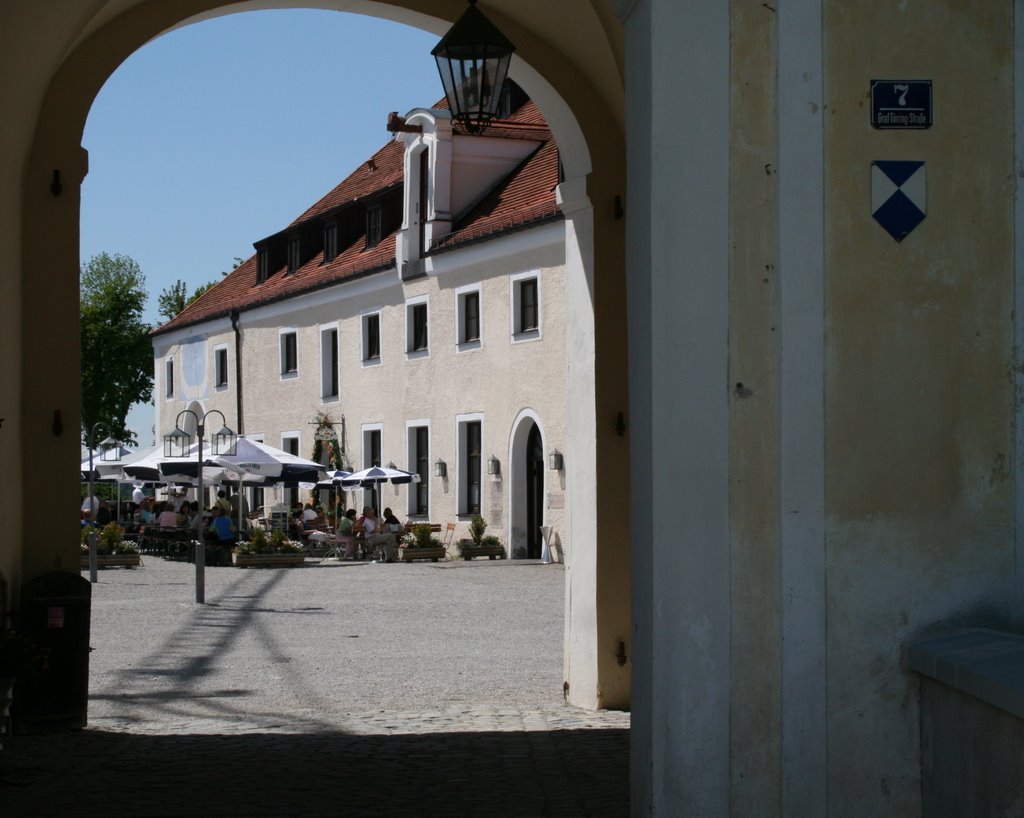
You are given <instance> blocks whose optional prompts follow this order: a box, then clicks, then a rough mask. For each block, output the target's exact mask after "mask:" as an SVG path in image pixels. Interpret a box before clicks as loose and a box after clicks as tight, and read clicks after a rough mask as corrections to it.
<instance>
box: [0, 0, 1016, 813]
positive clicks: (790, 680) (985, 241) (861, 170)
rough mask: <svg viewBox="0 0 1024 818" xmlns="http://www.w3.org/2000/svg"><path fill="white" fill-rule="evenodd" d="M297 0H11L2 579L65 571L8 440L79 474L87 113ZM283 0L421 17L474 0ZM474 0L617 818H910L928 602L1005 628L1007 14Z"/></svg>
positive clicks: (3, 33)
mask: <svg viewBox="0 0 1024 818" xmlns="http://www.w3.org/2000/svg"><path fill="white" fill-rule="evenodd" d="M290 5H296V4H295V3H292V2H290V1H287V0H279V2H269V1H268V2H258V3H242V4H231V5H230V6H229V5H228V4H225V3H223V2H222V0H189V2H181V3H173V4H169V3H164V2H156V1H155V0H119V2H113V0H111V1H110V2H87V0H68V1H67V2H65V3H63V4H61V6H60V9H61V11H60V13H59V14H58V13H54V14H51V15H47V16H45V17H44V16H43V15H40V14H39V12H38V10H37V4H36V3H33V2H29V1H28V0H15V1H14V2H9V3H7V4H5V6H4V8H3V11H2V12H0V15H2V16H0V22H2V25H0V46H2V48H0V54H2V55H3V57H2V59H3V63H2V64H0V65H2V70H3V72H4V75H5V78H8V79H9V78H11V77H14V76H16V77H17V79H18V81H17V82H7V83H6V84H4V85H2V86H0V104H2V107H3V110H4V111H5V113H6V114H7V116H6V120H5V127H4V128H3V129H2V130H0V187H2V189H3V191H4V193H5V195H4V196H3V197H0V262H2V263H0V276H2V283H3V285H4V292H5V294H6V295H7V298H6V299H5V300H3V301H0V382H3V383H4V384H8V385H11V388H10V390H9V391H8V392H7V393H5V394H3V395H2V396H0V417H3V418H5V420H4V421H3V425H2V426H0V465H2V466H3V468H4V474H5V477H6V478H7V479H8V480H9V482H8V483H7V484H5V491H4V492H0V516H2V518H3V519H4V521H5V524H6V525H7V529H6V530H7V533H8V538H7V539H6V540H5V542H4V543H3V544H0V570H3V572H4V573H5V574H6V575H7V576H8V577H9V578H11V579H12V581H13V582H14V584H15V587H17V585H18V584H19V583H20V582H21V581H23V580H25V579H28V578H31V577H34V576H37V575H39V574H41V573H42V572H44V571H46V570H48V569H51V568H61V567H64V568H73V567H74V565H75V559H76V555H75V553H74V545H73V544H74V541H75V538H74V525H73V523H74V521H73V520H71V519H69V520H68V521H66V522H65V523H60V522H59V521H57V520H55V521H54V530H53V532H52V534H51V536H50V537H49V538H48V539H47V541H46V542H37V541H35V538H34V537H33V536H32V534H31V533H30V531H29V528H28V526H27V525H26V521H27V520H28V519H30V515H31V506H32V503H33V499H32V497H33V491H32V487H33V486H34V485H35V481H36V479H37V478H36V475H35V472H34V471H33V467H32V463H34V462H38V461H39V460H40V459H42V460H44V461H45V462H47V463H50V464H53V466H55V467H58V468H56V469H55V472H54V473H55V474H57V475H58V476H56V477H55V479H54V483H53V485H52V486H51V493H52V494H53V496H54V497H55V498H60V497H62V496H63V497H66V498H67V500H66V503H65V504H66V505H68V506H71V505H72V503H73V498H74V496H75V495H74V491H75V485H74V483H73V478H72V477H71V475H72V474H73V469H74V465H75V461H74V458H75V456H76V454H77V443H78V441H77V439H76V435H75V434H74V433H73V430H74V427H75V424H76V423H77V417H78V398H77V386H78V382H77V369H76V367H75V364H76V361H75V360H74V357H75V356H74V355H72V354H70V351H71V350H73V349H74V344H75V338H76V335H75V333H74V331H73V328H74V327H75V326H76V314H77V313H76V308H77V303H76V292H75V280H76V279H75V273H76V270H77V262H78V259H77V253H76V241H75V238H76V236H77V224H78V201H79V198H78V183H79V181H80V180H81V178H82V177H83V175H84V173H85V172H86V167H87V163H86V157H85V155H84V153H83V151H82V149H81V147H80V136H81V130H82V124H83V122H84V119H85V115H86V112H87V111H88V108H89V105H90V104H91V102H92V100H93V98H94V96H95V94H96V92H97V89H98V88H99V87H100V85H101V84H102V82H103V81H104V80H105V78H106V77H107V76H109V74H110V73H111V72H112V71H113V70H114V67H115V66H116V65H117V64H118V62H119V61H120V60H121V59H123V58H124V57H125V56H126V55H127V54H129V53H131V52H132V51H133V50H135V49H137V48H140V47H141V46H142V45H143V44H144V43H145V42H146V41H147V40H148V39H150V38H152V37H155V36H158V35H159V34H160V32H162V31H164V30H166V29H168V28H169V27H172V26H175V25H178V24H181V23H183V22H184V21H186V20H187V19H188V18H189V17H190V16H192V15H204V14H219V13H225V12H226V10H228V9H230V10H232V11H241V10H245V9H248V8H256V7H261V6H277V7H285V6H290ZM304 5H317V6H323V7H331V8H337V9H344V10H355V11H360V12H366V13H371V14H378V15H380V16H385V17H391V18H393V19H401V20H403V21H405V22H409V23H412V24H414V25H420V26H422V27H424V28H426V29H428V30H431V31H435V32H437V33H440V32H442V31H444V30H445V29H446V27H447V26H448V25H449V24H450V22H451V21H452V20H453V19H454V17H455V16H456V15H457V14H458V12H459V11H460V10H461V8H462V7H463V4H462V3H461V2H449V1H448V0H391V1H390V2H386V3H385V2H358V1H357V0H352V1H351V2H349V1H348V0H322V1H321V2H317V3H309V4H304ZM481 6H482V8H484V10H485V11H486V12H487V14H488V15H489V16H491V17H492V19H493V20H494V21H495V22H496V24H497V25H498V26H499V27H500V28H501V29H502V30H503V31H504V32H505V33H506V34H507V35H508V36H509V37H510V38H511V39H512V40H513V41H514V42H516V44H517V46H518V51H517V55H518V57H517V60H516V62H514V64H513V67H512V76H513V77H514V78H515V79H516V80H517V81H519V82H520V83H521V84H522V85H523V87H524V88H525V89H526V90H527V91H528V92H529V93H530V95H531V97H532V98H533V99H534V100H536V101H537V102H538V104H539V105H540V107H541V109H542V111H543V112H544V115H545V117H546V118H547V120H548V122H549V123H550V124H551V127H552V130H553V132H554V134H555V137H556V139H557V140H558V142H559V145H560V148H561V150H562V153H563V155H564V157H565V160H566V162H565V171H566V173H565V182H564V183H562V185H560V196H561V203H562V212H563V214H564V215H565V218H566V222H565V238H566V247H565V262H564V263H565V287H566V300H565V303H566V321H565V326H566V338H567V341H566V379H567V384H568V389H569V390H570V393H572V391H573V390H574V389H579V390H580V391H579V394H581V395H582V394H586V398H585V399H583V400H579V401H569V402H567V404H566V410H565V411H566V418H565V424H566V425H565V453H566V461H567V463H571V464H572V468H573V469H574V470H575V471H574V472H573V479H572V480H571V481H569V482H568V484H567V486H566V492H567V495H568V497H567V508H570V509H571V510H572V514H573V518H572V547H573V559H572V562H571V563H570V565H571V570H570V571H569V572H568V573H567V576H568V579H567V583H568V585H567V588H568V591H567V598H569V599H571V602H570V603H569V605H568V606H567V611H568V612H569V616H568V618H567V619H568V621H567V633H566V640H567V641H566V644H567V648H566V655H567V667H568V669H569V670H568V672H569V673H570V681H571V690H570V698H571V701H573V702H574V703H577V704H582V705H586V706H601V705H612V706H614V705H622V704H626V703H628V704H629V705H630V706H631V709H632V749H631V755H630V764H631V778H632V781H631V789H632V804H633V811H634V813H635V814H637V815H650V814H654V815H693V816H697V815H701V816H708V815H753V814H756V815H761V814H771V815H785V816H799V815H806V816H825V815H829V816H847V815H849V816H860V815H908V816H916V815H921V813H922V806H921V794H920V791H921V741H922V739H921V730H920V721H919V704H918V703H919V685H918V681H917V677H916V676H915V674H914V673H913V672H911V671H910V670H908V669H907V668H906V667H905V666H904V665H903V663H902V653H903V650H904V648H905V645H906V644H907V642H908V641H909V640H912V639H914V638H916V637H917V636H919V635H920V634H923V633H927V632H929V631H931V630H933V629H941V628H943V627H947V626H949V625H950V623H982V622H983V623H986V624H988V625H992V626H997V627H1001V628H1006V629H1015V630H1020V629H1021V628H1022V626H1024V621H1022V616H1021V607H1020V602H1021V593H1022V589H1024V574H1022V572H1024V536H1022V531H1024V526H1022V525H1021V513H1022V511H1024V490H1022V487H1024V479H1022V478H1024V474H1022V469H1021V464H1022V462H1024V458H1022V451H1024V447H1022V445H1021V435H1020V432H1019V429H1020V428H1021V421H1022V416H1021V409H1020V399H1019V395H1020V389H1021V371H1022V367H1021V362H1020V353H1019V349H1020V348H1021V341H1022V339H1024V333H1022V331H1021V321H1020V318H1019V316H1020V315H1021V314H1022V312H1021V307H1022V306H1024V304H1022V303H1021V295H1020V294H1021V293H1022V292H1024V253H1022V252H1021V248H1022V247H1024V219H1022V217H1021V212H1020V208H1019V207H1018V206H1017V204H1016V202H1017V200H1018V199H1019V197H1020V194H1021V189H1020V186H1021V184H1022V182H1021V175H1020V173H1019V170H1020V167H1021V163H1022V161H1024V160H1022V157H1024V140H1022V138H1021V136H1020V134H1022V133H1024V127H1022V122H1024V93H1022V89H1024V67H1022V66H1024V40H1022V37H1021V31H1022V30H1024V27H1022V21H1024V6H1022V4H1021V3H1020V2H1014V1H1013V0H997V1H996V2H986V3H964V2H960V0H928V2H925V0H901V2H897V1H896V0H891V2H883V0H867V2H861V3H848V2H843V0H793V1H792V2H785V3H764V2H760V0H730V2H720V1H719V0H693V1H692V2H678V0H616V1H615V2H612V0H565V2H559V3H551V2H545V0H491V2H482V3H481ZM875 79H891V80H900V79H908V80H919V79H930V80H932V83H933V91H934V116H935V119H934V123H933V125H932V127H931V128H929V129H925V130H919V131H905V132H898V131H883V130H876V129H873V128H872V127H871V125H870V119H869V113H870V101H869V88H870V83H871V81H872V80H875ZM892 160H903V161H915V162H924V163H925V168H926V172H927V180H928V184H927V215H926V217H925V219H924V220H923V221H922V222H921V224H920V225H918V226H917V227H916V228H915V230H914V231H913V232H912V233H910V234H909V235H908V236H906V237H905V238H904V239H903V240H902V241H901V242H898V243H897V242H895V241H894V240H893V239H892V238H891V237H890V236H889V235H888V234H886V233H885V232H884V231H883V230H882V229H881V227H880V226H879V225H878V223H877V222H876V221H875V219H874V218H873V216H872V207H871V181H870V180H871V173H872V171H871V168H872V163H874V162H877V161H892ZM57 169H59V170H60V172H61V177H62V179H63V182H64V190H63V193H62V194H61V195H54V193H53V192H52V191H51V182H52V179H53V172H54V170H57ZM616 197H619V200H620V201H621V203H622V204H623V205H624V208H623V211H622V212H623V213H624V218H621V219H620V218H617V217H616V214H617V213H619V211H618V210H617V209H616V207H615V203H616ZM40 315H46V316H47V321H46V322H45V327H44V326H42V325H41V323H42V322H40V321H39V320H38V316H40ZM627 339H628V363H627V343H626V342H627ZM586 384H589V385H590V387H591V391H590V392H587V393H584V391H582V389H583V385H586ZM57 413H59V419H60V420H61V421H62V424H57V423H56V421H57V420H58V415H57ZM620 414H621V415H622V417H623V419H624V423H623V424H622V425H620V424H617V423H616V419H617V417H618V416H619V415H620ZM619 430H624V434H619ZM61 463H64V464H66V468H59V464H61ZM627 464H628V469H627ZM627 471H628V473H629V489H630V498H631V499H630V508H629V509H628V510H625V509H624V508H623V504H622V503H621V502H620V498H621V494H622V493H623V489H624V485H623V482H622V475H623V474H624V473H626V472H627ZM65 472H66V474H67V476H66V477H62V476H60V475H63V474H64V473H65ZM8 476H9V477H8ZM61 526H66V529H67V531H66V535H65V537H62V536H60V535H59V529H60V528H61ZM620 642H622V643H623V644H624V646H625V653H626V655H627V657H628V662H627V664H626V666H625V667H624V668H620V667H619V666H618V662H617V660H616V653H617V648H618V645H619V643H620Z"/></svg>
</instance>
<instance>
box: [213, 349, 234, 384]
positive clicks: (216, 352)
mask: <svg viewBox="0 0 1024 818" xmlns="http://www.w3.org/2000/svg"><path fill="white" fill-rule="evenodd" d="M222 352H223V353H224V383H221V382H220V375H221V372H220V353H222ZM230 385H231V353H230V352H229V351H228V345H227V344H217V345H216V346H215V347H214V348H213V388H214V389H215V390H217V391H218V392H223V391H225V390H226V389H227V388H228V387H229V386H230Z"/></svg>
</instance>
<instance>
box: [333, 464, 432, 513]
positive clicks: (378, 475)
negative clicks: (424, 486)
mask: <svg viewBox="0 0 1024 818" xmlns="http://www.w3.org/2000/svg"><path fill="white" fill-rule="evenodd" d="M418 482H420V476H419V475H418V474H416V473H414V472H410V471H403V470H402V469H392V468H388V467H387V466H370V468H368V469H363V470H362V471H354V472H352V474H350V475H349V476H348V477H345V478H343V479H342V481H341V485H342V488H345V489H355V488H364V489H373V497H374V503H375V505H376V506H377V507H378V510H380V486H381V484H382V483H394V484H395V485H402V484H404V483H418Z"/></svg>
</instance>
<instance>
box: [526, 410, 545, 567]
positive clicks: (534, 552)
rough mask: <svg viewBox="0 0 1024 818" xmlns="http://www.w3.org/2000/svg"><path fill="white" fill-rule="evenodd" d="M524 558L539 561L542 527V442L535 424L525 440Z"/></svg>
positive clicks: (531, 425)
mask: <svg viewBox="0 0 1024 818" xmlns="http://www.w3.org/2000/svg"><path fill="white" fill-rule="evenodd" d="M525 477H526V558H527V559H531V560H536V559H540V549H541V537H540V527H541V526H542V525H544V441H543V440H542V439H541V436H540V429H538V428H537V424H536V423H531V424H530V434H529V435H527V438H526V475H525Z"/></svg>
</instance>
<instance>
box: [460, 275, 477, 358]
mask: <svg viewBox="0 0 1024 818" xmlns="http://www.w3.org/2000/svg"><path fill="white" fill-rule="evenodd" d="M481 290H482V288H481V286H480V285H479V284H467V285H466V286H464V287H459V288H458V289H456V290H455V351H456V352H469V351H471V350H474V349H480V348H481V347H482V346H483V343H484V296H483V293H482V292H481ZM472 293H476V303H477V311H478V313H477V324H478V325H479V332H478V333H477V337H476V340H473V341H464V340H463V338H465V337H466V296H467V295H470V294H472Z"/></svg>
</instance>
